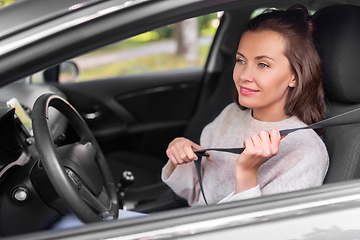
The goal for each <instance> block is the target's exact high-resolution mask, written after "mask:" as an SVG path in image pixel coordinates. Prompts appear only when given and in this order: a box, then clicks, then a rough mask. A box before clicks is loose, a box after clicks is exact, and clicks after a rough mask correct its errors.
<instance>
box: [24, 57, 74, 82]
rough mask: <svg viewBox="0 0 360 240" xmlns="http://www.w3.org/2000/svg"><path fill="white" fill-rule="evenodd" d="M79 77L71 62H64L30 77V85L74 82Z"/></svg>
mask: <svg viewBox="0 0 360 240" xmlns="http://www.w3.org/2000/svg"><path fill="white" fill-rule="evenodd" d="M78 76H79V68H78V66H77V65H76V63H75V62H73V61H65V62H62V63H60V64H59V65H55V66H53V67H50V68H47V69H45V70H43V71H40V72H37V73H35V74H34V75H31V76H30V82H32V83H45V82H46V83H50V82H53V83H56V82H59V83H65V82H74V81H75V80H76V78H77V77H78Z"/></svg>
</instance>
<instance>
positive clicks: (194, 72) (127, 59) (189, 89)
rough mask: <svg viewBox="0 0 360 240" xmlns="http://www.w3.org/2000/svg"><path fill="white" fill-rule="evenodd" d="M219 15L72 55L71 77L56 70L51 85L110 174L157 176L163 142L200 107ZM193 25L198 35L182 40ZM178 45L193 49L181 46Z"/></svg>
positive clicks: (152, 179) (146, 180)
mask: <svg viewBox="0 0 360 240" xmlns="http://www.w3.org/2000/svg"><path fill="white" fill-rule="evenodd" d="M219 16H220V15H219ZM219 16H218V14H217V13H213V14H209V15H205V16H201V17H199V18H193V19H188V20H185V21H182V22H179V23H175V24H172V25H167V26H164V27H162V28H160V29H155V30H153V31H149V32H146V33H144V34H141V35H138V36H135V37H133V38H131V39H127V40H125V41H122V42H119V43H115V44H112V45H110V46H107V47H105V48H102V49H99V50H96V51H94V52H91V53H89V54H86V55H84V56H80V57H78V58H75V59H72V62H74V63H75V64H76V66H77V67H78V71H79V76H78V77H77V79H75V80H70V81H68V80H66V75H65V74H63V70H62V69H60V75H59V78H58V82H57V83H56V84H55V85H56V87H57V88H59V89H60V90H61V91H62V92H63V93H64V94H65V95H66V97H67V99H68V101H69V102H70V103H71V104H72V105H73V106H74V107H75V108H76V109H77V111H78V112H79V113H80V114H81V115H82V117H83V118H84V120H85V121H86V123H87V124H88V126H89V127H90V129H91V130H92V132H93V133H94V135H95V137H96V138H97V140H98V141H99V144H100V146H101V147H102V150H103V151H104V153H105V155H106V156H107V159H108V160H109V164H110V166H111V168H112V170H113V175H114V177H115V178H118V177H119V175H120V173H121V172H122V171H125V170H131V171H133V172H135V173H136V175H141V178H139V180H137V181H136V185H137V186H143V185H147V184H152V183H156V182H159V181H160V171H161V168H162V166H164V165H165V163H166V161H167V157H166V154H165V151H166V148H167V145H168V144H169V142H170V141H171V140H173V139H174V138H175V137H179V136H183V134H184V130H185V128H186V126H187V124H188V122H189V120H190V119H191V117H192V116H193V114H194V112H195V110H196V108H197V104H198V101H199V92H200V89H201V86H202V82H203V79H204V76H205V69H206V68H205V66H206V60H207V57H208V55H209V52H210V47H211V44H212V41H213V38H214V33H215V31H216V29H217V27H218V25H219V22H220V17H219ZM189 22H190V23H189ZM182 24H183V25H184V24H185V30H182V32H181V31H180V30H179V29H181V27H182V28H184V26H182ZM186 24H187V25H186ZM191 24H193V25H194V24H195V30H194V31H195V34H196V35H197V36H196V38H197V39H196V40H195V41H193V42H192V43H191V42H190V43H189V42H186V41H182V42H181V41H180V40H179V39H177V38H179V35H181V34H184V35H185V38H188V37H189V36H191V34H194V33H191V31H189V29H190V30H191V28H193V29H194V26H191ZM194 31H193V32H194ZM181 44H183V45H184V44H195V47H194V46H190V47H188V49H185V50H184V49H181V48H186V47H184V46H180V45H181ZM134 45H135V46H136V47H133V46H134ZM180 51H183V53H179V52H180ZM194 52H195V53H197V54H195V55H194V54H193V53H194ZM191 58H192V59H191ZM134 153H136V156H137V157H133V156H134ZM139 156H146V157H147V159H149V157H150V159H151V163H148V162H147V161H144V160H143V158H139Z"/></svg>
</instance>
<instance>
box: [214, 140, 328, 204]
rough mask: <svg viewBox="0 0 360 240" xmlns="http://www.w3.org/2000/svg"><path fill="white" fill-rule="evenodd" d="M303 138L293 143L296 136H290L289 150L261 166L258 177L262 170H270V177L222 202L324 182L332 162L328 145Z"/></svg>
mask: <svg viewBox="0 0 360 240" xmlns="http://www.w3.org/2000/svg"><path fill="white" fill-rule="evenodd" d="M303 135H304V134H303ZM300 139H304V140H300ZM300 139H297V141H298V144H293V142H294V141H295V139H287V140H288V143H289V144H285V146H283V148H285V150H284V151H283V153H282V154H281V156H279V157H280V159H279V158H278V159H274V160H272V161H270V160H269V161H268V162H267V163H265V164H264V165H263V166H261V168H260V169H261V170H260V169H259V171H258V179H259V178H260V177H259V175H261V174H263V175H266V174H268V175H267V176H269V179H265V180H264V181H263V182H261V184H258V185H257V186H256V187H254V188H252V189H249V190H247V191H244V192H241V193H238V194H236V195H235V194H234V192H233V193H231V194H230V195H229V196H227V197H226V198H224V199H223V200H221V201H220V202H219V203H226V202H232V201H238V200H245V199H249V198H255V197H260V196H263V195H271V194H277V193H283V192H291V191H296V190H301V189H306V188H310V187H316V186H321V184H322V182H323V180H324V178H325V175H326V172H327V169H328V166H329V157H328V154H327V151H326V148H325V145H324V144H323V143H322V142H321V140H320V141H317V140H315V141H312V140H311V139H310V140H309V139H308V138H302V137H301V135H300ZM305 140H306V141H308V142H306V141H305ZM269 172H274V174H273V175H271V174H269Z"/></svg>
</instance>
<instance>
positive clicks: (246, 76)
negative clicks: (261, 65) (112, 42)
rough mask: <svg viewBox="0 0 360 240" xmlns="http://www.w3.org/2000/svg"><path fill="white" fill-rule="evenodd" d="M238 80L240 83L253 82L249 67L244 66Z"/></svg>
mask: <svg viewBox="0 0 360 240" xmlns="http://www.w3.org/2000/svg"><path fill="white" fill-rule="evenodd" d="M240 80H241V81H242V82H252V81H254V76H253V71H252V69H251V67H250V66H249V65H245V66H244V67H243V69H242V71H241V73H240Z"/></svg>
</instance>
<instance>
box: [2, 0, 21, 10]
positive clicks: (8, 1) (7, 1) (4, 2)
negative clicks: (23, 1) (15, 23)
mask: <svg viewBox="0 0 360 240" xmlns="http://www.w3.org/2000/svg"><path fill="white" fill-rule="evenodd" d="M17 1H18V0H0V8H2V7H6V6H7V5H10V4H12V3H14V2H17Z"/></svg>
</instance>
